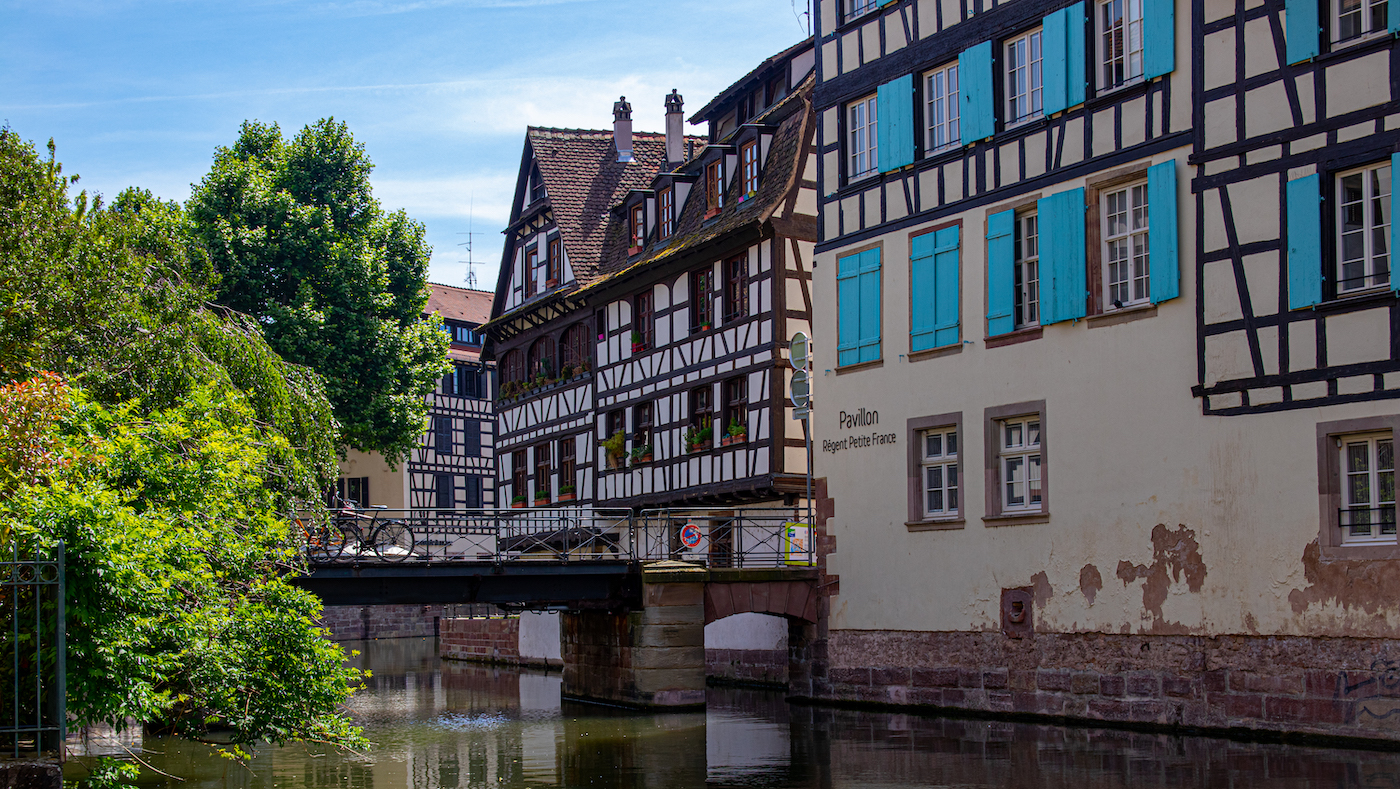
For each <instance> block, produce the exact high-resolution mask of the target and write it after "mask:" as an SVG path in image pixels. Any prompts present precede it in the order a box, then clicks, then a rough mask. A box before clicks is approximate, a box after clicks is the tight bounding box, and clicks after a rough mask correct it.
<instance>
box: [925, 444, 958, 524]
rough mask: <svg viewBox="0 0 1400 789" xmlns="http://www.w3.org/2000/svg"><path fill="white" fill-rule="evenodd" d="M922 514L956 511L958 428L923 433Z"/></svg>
mask: <svg viewBox="0 0 1400 789" xmlns="http://www.w3.org/2000/svg"><path fill="white" fill-rule="evenodd" d="M922 438H923V447H922V454H923V485H924V516H925V517H929V518H943V517H950V516H953V515H957V514H958V431H957V429H955V428H951V427H942V428H938V429H937V430H925V431H924V433H923V435H922Z"/></svg>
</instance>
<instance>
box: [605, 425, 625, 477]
mask: <svg viewBox="0 0 1400 789" xmlns="http://www.w3.org/2000/svg"><path fill="white" fill-rule="evenodd" d="M626 442H627V437H626V436H625V435H623V433H622V431H621V430H619V431H617V432H616V433H613V434H612V435H610V436H608V437H607V438H605V439H603V451H604V452H605V453H607V457H608V468H621V466H622V457H623V454H624V453H625V451H626V450H625V448H624V445H625V444H626Z"/></svg>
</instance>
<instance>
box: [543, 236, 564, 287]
mask: <svg viewBox="0 0 1400 789" xmlns="http://www.w3.org/2000/svg"><path fill="white" fill-rule="evenodd" d="M563 270H564V248H563V246H562V245H560V243H559V239H557V238H551V239H550V240H549V258H548V260H547V261H546V263H545V273H544V278H545V285H546V287H550V288H552V287H554V286H555V285H558V284H559V273H560V272H561V271H563Z"/></svg>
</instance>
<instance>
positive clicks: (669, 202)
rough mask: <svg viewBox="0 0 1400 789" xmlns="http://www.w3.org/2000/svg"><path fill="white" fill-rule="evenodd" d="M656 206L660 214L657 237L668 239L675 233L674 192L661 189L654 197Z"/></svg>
mask: <svg viewBox="0 0 1400 789" xmlns="http://www.w3.org/2000/svg"><path fill="white" fill-rule="evenodd" d="M656 205H657V209H658V211H659V212H660V214H661V216H660V221H661V228H660V232H659V233H658V237H660V238H670V237H671V233H673V232H675V226H676V190H675V189H662V190H661V192H660V193H659V194H658V195H657V196H656Z"/></svg>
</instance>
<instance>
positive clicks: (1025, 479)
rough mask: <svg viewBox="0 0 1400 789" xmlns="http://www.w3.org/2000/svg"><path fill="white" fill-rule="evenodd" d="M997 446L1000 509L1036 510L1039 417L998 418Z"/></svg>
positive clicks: (1038, 473)
mask: <svg viewBox="0 0 1400 789" xmlns="http://www.w3.org/2000/svg"><path fill="white" fill-rule="evenodd" d="M999 446H1000V450H999V453H1000V455H1001V488H1002V494H1001V508H1002V511H1003V512H1034V511H1038V510H1040V504H1041V494H1040V417H1037V416H1027V417H1017V418H1014V419H1004V420H1002V422H1001V442H1000V444H999Z"/></svg>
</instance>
